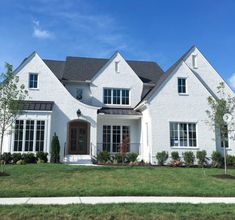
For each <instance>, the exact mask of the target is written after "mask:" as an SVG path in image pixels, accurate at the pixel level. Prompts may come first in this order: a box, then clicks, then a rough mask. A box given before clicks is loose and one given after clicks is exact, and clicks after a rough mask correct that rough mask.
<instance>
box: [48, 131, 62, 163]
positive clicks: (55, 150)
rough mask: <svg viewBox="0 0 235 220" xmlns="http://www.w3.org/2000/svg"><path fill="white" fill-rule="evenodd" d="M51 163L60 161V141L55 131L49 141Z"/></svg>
mask: <svg viewBox="0 0 235 220" xmlns="http://www.w3.org/2000/svg"><path fill="white" fill-rule="evenodd" d="M50 161H51V163H59V162H60V142H59V139H58V136H57V135H56V133H54V135H53V137H52V141H51V160H50Z"/></svg>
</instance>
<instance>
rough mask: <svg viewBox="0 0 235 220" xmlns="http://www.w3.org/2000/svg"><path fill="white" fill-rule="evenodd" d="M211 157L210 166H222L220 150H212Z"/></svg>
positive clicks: (222, 159)
mask: <svg viewBox="0 0 235 220" xmlns="http://www.w3.org/2000/svg"><path fill="white" fill-rule="evenodd" d="M211 159H212V166H213V167H222V166H223V161H224V158H223V156H222V155H221V153H220V152H218V151H213V153H212V155H211Z"/></svg>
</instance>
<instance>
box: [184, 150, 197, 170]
mask: <svg viewBox="0 0 235 220" xmlns="http://www.w3.org/2000/svg"><path fill="white" fill-rule="evenodd" d="M183 158H184V164H185V165H186V166H187V167H190V166H193V165H194V160H195V156H194V153H193V152H192V151H187V152H184V153H183Z"/></svg>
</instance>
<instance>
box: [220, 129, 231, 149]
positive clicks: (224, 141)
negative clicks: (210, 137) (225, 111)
mask: <svg viewBox="0 0 235 220" xmlns="http://www.w3.org/2000/svg"><path fill="white" fill-rule="evenodd" d="M224 136H225V137H224V140H222V134H221V133H220V139H221V147H224V145H225V148H228V147H229V146H228V127H227V125H225V134H224Z"/></svg>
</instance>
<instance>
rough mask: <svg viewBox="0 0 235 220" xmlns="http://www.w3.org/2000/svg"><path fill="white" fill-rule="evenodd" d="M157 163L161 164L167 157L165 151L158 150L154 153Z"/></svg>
mask: <svg viewBox="0 0 235 220" xmlns="http://www.w3.org/2000/svg"><path fill="white" fill-rule="evenodd" d="M156 158H157V160H158V165H160V166H163V165H164V164H165V162H166V160H167V159H168V153H167V152H166V151H162V152H158V153H157V155H156Z"/></svg>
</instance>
